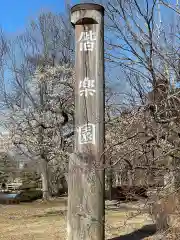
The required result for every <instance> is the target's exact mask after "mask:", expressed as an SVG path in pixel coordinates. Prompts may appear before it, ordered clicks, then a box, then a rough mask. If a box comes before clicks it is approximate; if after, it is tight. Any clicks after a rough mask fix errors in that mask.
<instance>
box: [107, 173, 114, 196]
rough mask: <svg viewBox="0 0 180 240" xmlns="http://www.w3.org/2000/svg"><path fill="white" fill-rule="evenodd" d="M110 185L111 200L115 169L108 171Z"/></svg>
mask: <svg viewBox="0 0 180 240" xmlns="http://www.w3.org/2000/svg"><path fill="white" fill-rule="evenodd" d="M108 185H109V200H110V201H111V200H112V187H113V170H112V168H110V169H109V173H108Z"/></svg>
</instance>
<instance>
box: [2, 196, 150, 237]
mask: <svg viewBox="0 0 180 240" xmlns="http://www.w3.org/2000/svg"><path fill="white" fill-rule="evenodd" d="M127 207H128V208H129V209H128V208H127ZM66 209H67V206H66V200H65V199H58V200H54V201H51V202H49V203H43V202H33V203H25V204H22V203H21V204H19V205H0V239H3V240H9V239H11V240H38V239H43V240H56V239H60V240H65V239H66ZM137 209H138V210H139V208H137ZM135 213H137V210H135V209H133V208H132V209H131V206H130V204H128V205H127V206H125V207H122V208H120V209H119V210H117V209H114V210H113V209H111V210H110V209H109V210H107V211H106V239H113V238H114V239H116V238H115V237H118V236H120V235H125V234H128V233H130V232H132V231H134V230H136V229H139V228H141V227H142V226H144V225H148V224H151V223H152V221H151V220H150V218H149V217H148V215H147V214H138V215H137V216H136V217H133V218H132V217H131V215H132V214H135ZM121 239H122V240H123V238H120V240H121ZM125 239H126V238H125ZM132 239H133V238H132ZM141 239H143V238H141ZM144 239H145V238H144Z"/></svg>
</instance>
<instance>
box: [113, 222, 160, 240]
mask: <svg viewBox="0 0 180 240" xmlns="http://www.w3.org/2000/svg"><path fill="white" fill-rule="evenodd" d="M155 233H156V225H155V224H150V225H146V226H144V227H142V228H141V229H138V230H136V231H134V232H132V233H129V234H126V235H122V236H120V237H115V238H111V239H109V240H142V239H144V238H145V237H149V236H152V235H154V234H155Z"/></svg>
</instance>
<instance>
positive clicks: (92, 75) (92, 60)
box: [67, 9, 104, 240]
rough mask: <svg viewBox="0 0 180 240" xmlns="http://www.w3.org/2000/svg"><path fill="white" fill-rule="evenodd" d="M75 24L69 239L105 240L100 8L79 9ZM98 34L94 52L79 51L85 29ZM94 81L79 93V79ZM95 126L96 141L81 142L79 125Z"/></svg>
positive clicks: (102, 72) (102, 38)
mask: <svg viewBox="0 0 180 240" xmlns="http://www.w3.org/2000/svg"><path fill="white" fill-rule="evenodd" d="M71 19H72V23H73V24H74V26H75V41H76V86H75V148H74V153H73V154H72V156H71V159H70V162H69V183H68V216H67V218H68V219H67V222H68V223H67V224H68V240H80V239H82V240H90V239H91V240H103V239H104V169H103V163H104V156H103V152H104V17H103V12H101V11H97V10H85V9H84V10H80V11H79V10H77V11H73V13H72V15H71ZM84 31H85V32H88V33H89V32H91V31H92V32H93V33H94V36H95V35H96V40H95V42H94V50H93V51H80V47H81V46H80V42H79V41H78V40H79V39H80V37H81V34H82V32H84ZM85 78H88V79H89V80H94V87H95V93H93V95H90V94H88V95H87V97H86V96H85V94H84V95H82V96H80V89H79V85H80V81H83V80H84V79H85ZM87 124H94V126H95V144H93V143H87V144H80V141H79V130H78V129H79V127H80V126H83V125H87Z"/></svg>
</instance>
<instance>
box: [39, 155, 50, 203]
mask: <svg viewBox="0 0 180 240" xmlns="http://www.w3.org/2000/svg"><path fill="white" fill-rule="evenodd" d="M41 162H42V170H41V179H42V191H43V200H49V198H50V188H49V177H48V163H47V161H46V160H45V159H42V160H41Z"/></svg>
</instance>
